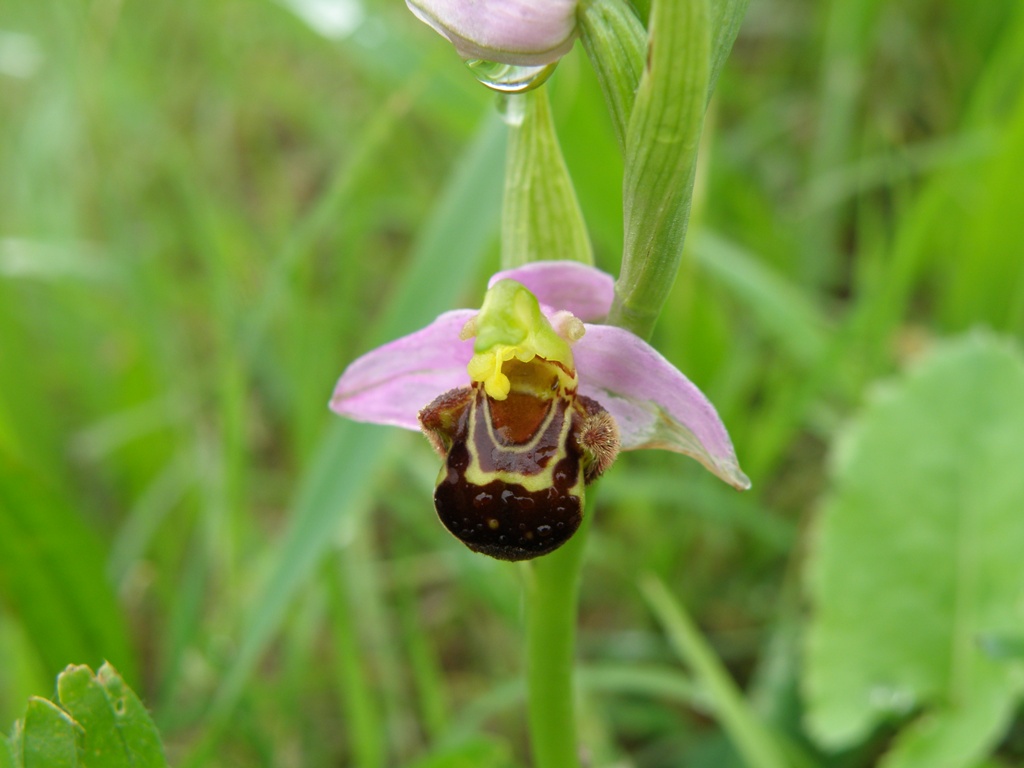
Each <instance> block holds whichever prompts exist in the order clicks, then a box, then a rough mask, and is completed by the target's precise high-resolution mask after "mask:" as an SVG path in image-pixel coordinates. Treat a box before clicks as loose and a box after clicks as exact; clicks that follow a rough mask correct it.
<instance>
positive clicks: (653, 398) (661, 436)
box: [573, 325, 750, 490]
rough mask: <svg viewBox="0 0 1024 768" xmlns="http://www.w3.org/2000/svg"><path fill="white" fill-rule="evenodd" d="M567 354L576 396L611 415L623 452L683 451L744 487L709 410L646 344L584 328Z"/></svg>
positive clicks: (617, 332)
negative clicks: (573, 363) (570, 356)
mask: <svg viewBox="0 0 1024 768" xmlns="http://www.w3.org/2000/svg"><path fill="white" fill-rule="evenodd" d="M573 355H574V356H575V358H576V366H577V370H579V371H580V394H582V395H586V396H587V397H591V398H593V399H594V400H596V401H597V402H598V403H600V404H601V405H602V406H603V407H604V408H605V409H606V410H607V411H608V412H609V413H611V414H612V416H613V417H614V418H615V421H616V422H617V424H618V427H619V437H620V439H621V440H622V449H623V450H627V451H629V450H637V449H639V448H661V449H663V450H669V451H676V452H677V453H685V454H686V455H687V456H692V457H693V458H695V459H697V461H699V462H700V463H701V464H703V465H704V466H705V467H707V468H708V469H709V470H710V471H711V472H713V473H714V474H715V475H717V476H718V477H720V478H721V479H722V480H724V481H725V482H727V483H729V484H730V485H732V486H734V487H736V488H739V489H740V490H743V489H746V488H749V487H750V480H749V479H747V476H746V475H744V474H743V472H742V470H740V467H739V462H738V461H737V459H736V453H735V452H734V451H733V447H732V441H730V439H729V434H728V432H726V430H725V425H724V424H722V421H721V419H719V418H718V413H717V412H716V411H715V407H714V406H713V405H712V404H711V403H710V401H708V399H707V398H706V397H705V396H704V394H703V393H702V392H701V391H700V390H699V389H698V388H697V387H696V385H694V384H693V382H691V381H690V380H689V379H687V378H686V376H684V375H683V374H682V373H681V372H680V371H679V370H678V369H677V368H675V366H673V365H672V364H671V363H670V362H669V361H668V360H666V359H665V358H664V357H662V356H661V355H660V354H659V353H658V351H657V350H655V349H654V347H652V346H651V345H650V344H648V343H647V342H645V341H644V340H643V339H641V338H639V337H638V336H635V335H634V334H632V333H630V332H629V331H626V330H624V329H622V328H617V327H614V326H609V325H588V326H587V332H586V334H585V335H584V336H583V338H582V339H580V340H579V341H578V342H577V343H576V345H575V346H574V347H573Z"/></svg>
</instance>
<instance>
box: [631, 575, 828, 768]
mask: <svg viewBox="0 0 1024 768" xmlns="http://www.w3.org/2000/svg"><path fill="white" fill-rule="evenodd" d="M640 590H641V592H642V593H643V595H644V598H645V599H646V600H647V603H648V605H650V607H651V610H652V611H653V612H654V614H655V616H657V618H658V621H659V622H660V623H661V625H662V626H663V627H664V628H665V631H666V632H668V634H669V638H670V640H671V641H672V645H673V646H674V647H675V649H676V652H677V653H678V654H679V656H680V657H681V658H682V659H683V661H685V662H686V664H687V665H688V666H689V667H690V668H691V669H692V670H693V672H694V674H695V675H696V677H697V679H698V680H699V681H700V684H701V686H702V687H703V688H704V690H705V692H706V694H707V696H708V698H709V699H710V701H711V703H712V706H713V707H714V711H715V714H716V715H717V716H718V718H719V720H720V722H721V724H722V727H723V728H724V729H725V730H726V732H727V733H728V734H729V737H730V738H731V739H732V741H733V744H735V745H736V748H737V750H739V752H740V754H741V755H742V756H743V758H744V759H745V760H746V761H747V764H748V765H750V766H751V768H795V767H796V766H803V765H809V764H810V763H809V762H808V761H807V759H806V758H804V757H803V756H801V755H798V754H796V753H794V750H793V749H787V748H786V746H785V745H783V744H780V743H779V739H778V738H777V737H776V736H774V735H773V734H772V733H771V732H770V731H769V730H768V729H767V728H766V727H765V726H764V725H763V724H762V723H761V722H760V721H758V719H757V717H756V716H755V715H754V713H753V712H752V711H751V710H750V706H749V705H748V704H747V703H746V701H745V700H744V698H743V696H742V694H741V693H740V692H739V690H738V689H737V687H736V684H735V683H734V682H733V680H732V678H731V677H730V676H729V673H728V671H726V669H725V667H724V666H723V665H722V662H721V661H720V660H719V659H718V657H717V656H716V655H715V653H714V651H712V650H711V648H710V646H708V644H707V642H706V641H705V640H704V638H703V637H701V634H700V632H699V631H698V630H697V627H696V626H694V624H693V621H692V620H691V619H690V617H689V616H688V615H687V614H686V613H685V612H684V610H683V607H682V606H681V605H680V604H679V602H678V601H677V600H676V599H675V598H674V597H673V596H672V594H671V593H670V592H669V591H668V588H667V587H666V586H665V585H664V583H663V582H661V581H660V580H659V579H657V578H656V577H654V576H646V577H645V578H643V580H642V581H641V582H640Z"/></svg>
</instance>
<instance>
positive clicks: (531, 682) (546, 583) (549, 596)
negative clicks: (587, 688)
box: [525, 505, 593, 768]
mask: <svg viewBox="0 0 1024 768" xmlns="http://www.w3.org/2000/svg"><path fill="white" fill-rule="evenodd" d="M588 506H589V507H590V508H589V509H588V510H587V513H586V514H585V515H584V519H583V523H582V525H580V529H579V530H578V531H577V532H576V535H575V536H573V537H572V538H571V539H570V540H569V542H568V543H567V544H566V545H565V546H563V547H562V548H561V549H558V550H556V551H555V552H552V553H551V554H550V555H546V556H545V557H541V558H538V559H537V560H534V561H532V562H530V563H529V564H527V566H526V569H525V583H526V686H527V710H528V720H529V724H530V743H531V746H532V748H533V761H534V762H533V764H534V768H578V766H579V765H580V761H579V749H578V745H577V743H576V716H575V701H574V698H575V690H574V685H573V671H574V667H575V645H576V613H577V599H578V597H579V584H580V569H581V567H582V564H583V551H584V549H585V548H586V541H587V531H588V529H589V528H590V518H591V517H592V515H593V505H588Z"/></svg>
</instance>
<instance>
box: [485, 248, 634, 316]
mask: <svg viewBox="0 0 1024 768" xmlns="http://www.w3.org/2000/svg"><path fill="white" fill-rule="evenodd" d="M504 279H509V280H515V281H516V282H517V283H521V284H522V285H524V286H526V288H527V289H529V291H530V293H532V294H533V295H534V296H536V297H537V301H539V302H540V303H541V306H543V307H546V308H549V309H551V310H552V311H554V310H568V311H569V312H572V313H573V314H574V315H575V316H576V317H578V318H579V319H580V320H583V321H585V322H590V321H594V320H603V319H604V317H605V316H606V315H607V314H608V311H609V310H610V309H611V308H612V299H613V298H614V297H615V280H614V279H613V278H612V276H611V275H609V274H607V273H606V272H602V271H601V270H599V269H597V268H596V267H591V266H589V265H587V264H583V263H581V262H578V261H532V262H530V263H529V264H524V265H523V266H521V267H516V268H515V269H506V270H504V271H503V272H499V273H498V274H496V275H495V276H494V277H492V278H491V281H490V283H488V287H491V286H493V285H494V284H495V283H496V282H498V281H499V280H504ZM548 314H551V313H550V312H549V313H548Z"/></svg>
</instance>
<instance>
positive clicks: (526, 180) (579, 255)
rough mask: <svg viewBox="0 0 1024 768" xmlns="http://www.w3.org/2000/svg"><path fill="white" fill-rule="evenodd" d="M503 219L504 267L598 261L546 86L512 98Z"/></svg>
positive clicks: (509, 99)
mask: <svg viewBox="0 0 1024 768" xmlns="http://www.w3.org/2000/svg"><path fill="white" fill-rule="evenodd" d="M506 98H507V102H506V103H505V105H504V108H505V116H506V120H507V121H508V122H509V124H510V125H511V129H510V131H509V139H508V159H507V161H506V164H505V199H504V204H503V206H502V218H501V265H502V267H503V268H504V269H509V268H510V267H517V266H520V265H522V264H526V263H527V262H531V261H540V260H542V259H571V260H574V261H582V262H583V263H584V264H593V263H594V254H593V251H592V249H591V246H590V237H589V236H588V235H587V227H586V224H584V222H583V213H582V212H581V211H580V204H579V201H578V200H577V199H576V190H575V189H573V186H572V179H571V178H570V177H569V169H568V168H566V165H565V159H564V158H563V157H562V149H561V147H559V145H558V136H556V135H555V124H554V122H552V119H551V107H550V105H549V104H548V91H547V88H537V89H535V90H532V91H528V92H526V93H523V94H514V95H510V96H508V97H506Z"/></svg>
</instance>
